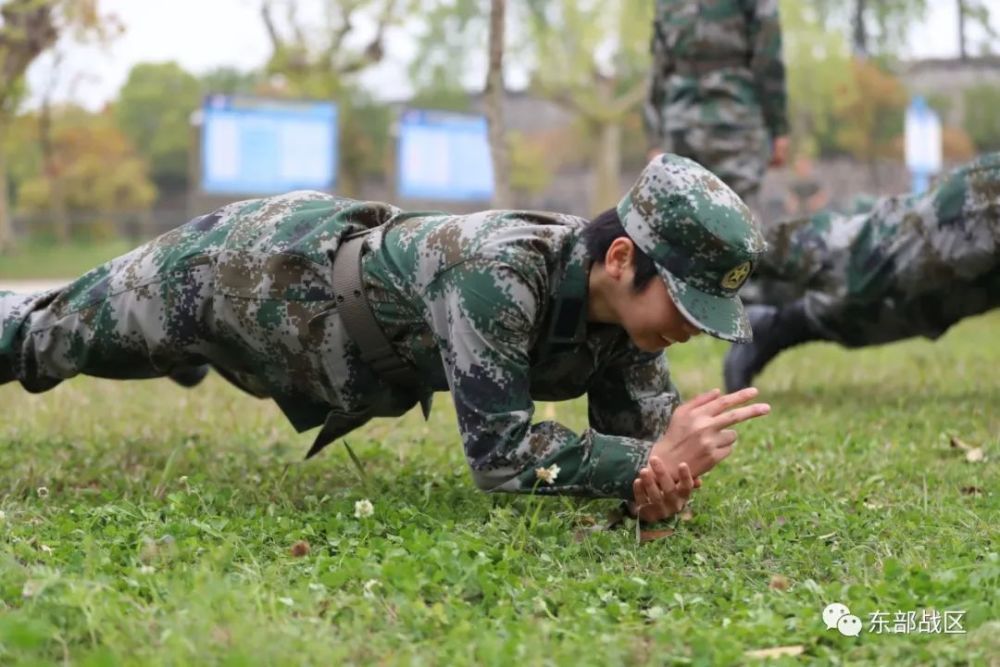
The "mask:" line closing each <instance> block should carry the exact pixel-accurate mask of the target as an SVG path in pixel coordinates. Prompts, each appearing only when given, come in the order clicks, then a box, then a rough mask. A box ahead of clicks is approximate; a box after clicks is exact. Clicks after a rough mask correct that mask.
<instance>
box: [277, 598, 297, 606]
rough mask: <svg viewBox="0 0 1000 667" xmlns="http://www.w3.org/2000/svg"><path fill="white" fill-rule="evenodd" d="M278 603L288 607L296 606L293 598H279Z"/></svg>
mask: <svg viewBox="0 0 1000 667" xmlns="http://www.w3.org/2000/svg"><path fill="white" fill-rule="evenodd" d="M278 602H280V603H281V604H283V605H285V606H286V607H294V606H295V600H293V599H292V598H278Z"/></svg>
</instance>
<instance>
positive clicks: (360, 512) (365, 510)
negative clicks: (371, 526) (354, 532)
mask: <svg viewBox="0 0 1000 667" xmlns="http://www.w3.org/2000/svg"><path fill="white" fill-rule="evenodd" d="M374 513H375V506H374V505H372V502H371V501H370V500H368V499H367V498H365V499H364V500H359V501H358V502H356V503H354V516H355V518H358V519H363V518H365V517H366V516H371V515H372V514H374Z"/></svg>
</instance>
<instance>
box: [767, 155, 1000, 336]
mask: <svg viewBox="0 0 1000 667" xmlns="http://www.w3.org/2000/svg"><path fill="white" fill-rule="evenodd" d="M765 232H766V236H767V240H768V252H767V253H766V255H765V256H764V257H763V258H762V260H761V262H760V266H759V267H758V279H759V280H761V281H774V280H776V281H783V282H785V283H790V284H792V285H793V286H794V287H796V288H798V289H799V290H801V291H802V292H803V293H804V295H805V296H804V299H805V305H806V312H807V314H808V316H809V317H810V319H811V320H812V323H813V324H814V326H815V327H816V328H818V329H819V330H820V331H823V332H824V333H825V334H826V335H827V336H828V337H830V338H831V339H833V340H836V341H839V342H841V343H842V344H844V345H847V346H850V347H858V346H863V345H873V344H879V343H887V342H891V341H895V340H900V339H903V338H908V337H911V336H926V337H928V338H932V339H933V338H936V337H938V336H940V335H941V334H943V333H944V332H945V331H946V330H947V329H948V328H949V327H950V326H951V325H953V324H955V323H956V322H958V321H959V320H961V319H963V318H965V317H969V316H972V315H976V314H979V313H982V312H985V311H987V310H990V309H992V308H996V307H1000V154H991V155H985V156H983V157H981V158H979V159H977V160H976V161H974V162H972V163H969V164H967V165H965V166H963V167H960V168H958V169H956V170H955V171H953V172H951V173H949V174H947V175H946V176H945V177H943V178H942V179H941V180H940V181H939V182H938V183H937V184H936V185H935V187H933V188H932V189H930V190H929V191H928V192H926V193H924V194H923V195H919V196H915V195H906V196H899V197H886V198H883V199H881V200H879V201H878V202H877V203H876V205H875V206H874V207H873V208H872V209H871V210H870V211H869V212H867V213H862V214H859V215H854V216H838V215H834V214H830V213H821V214H817V215H814V216H812V217H811V218H803V219H800V220H792V221H788V222H783V223H780V224H777V225H773V226H771V227H769V228H767V229H766V230H765Z"/></svg>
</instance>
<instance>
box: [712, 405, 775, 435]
mask: <svg viewBox="0 0 1000 667" xmlns="http://www.w3.org/2000/svg"><path fill="white" fill-rule="evenodd" d="M770 412H771V406H770V405H768V404H767V403H754V404H753V405H745V406H743V407H742V408H735V409H733V410H730V411H729V412H723V413H722V414H721V415H717V416H716V417H715V419H714V420H712V426H713V427H715V428H719V429H722V428H729V427H730V426H735V425H736V424H742V423H743V422H745V421H747V420H748V419H754V418H756V417H763V416H764V415H766V414H768V413H770Z"/></svg>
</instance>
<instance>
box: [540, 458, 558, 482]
mask: <svg viewBox="0 0 1000 667" xmlns="http://www.w3.org/2000/svg"><path fill="white" fill-rule="evenodd" d="M559 470H560V468H559V466H558V465H557V464H555V463H553V464H552V465H550V466H549V467H548V468H535V477H537V478H538V479H540V480H542V481H543V482H546V483H548V484H555V481H556V478H557V477H559Z"/></svg>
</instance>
